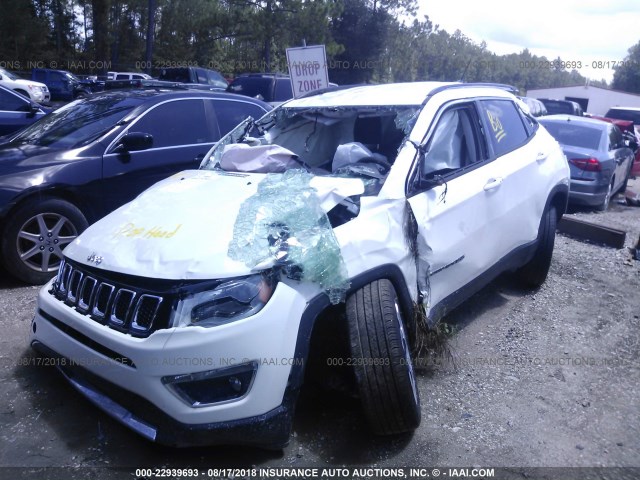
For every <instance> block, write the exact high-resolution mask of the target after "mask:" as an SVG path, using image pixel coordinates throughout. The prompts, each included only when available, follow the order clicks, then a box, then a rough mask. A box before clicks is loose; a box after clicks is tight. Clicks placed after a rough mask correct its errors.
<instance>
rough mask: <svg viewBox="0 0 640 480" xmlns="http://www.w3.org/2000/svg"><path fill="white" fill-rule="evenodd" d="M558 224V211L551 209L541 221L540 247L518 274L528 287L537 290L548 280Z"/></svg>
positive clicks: (539, 231)
mask: <svg viewBox="0 0 640 480" xmlns="http://www.w3.org/2000/svg"><path fill="white" fill-rule="evenodd" d="M557 222H558V217H557V213H556V209H555V208H554V207H549V208H548V209H547V210H546V211H545V213H544V215H543V216H542V219H541V220H540V228H539V230H538V246H537V247H536V251H535V253H534V254H533V257H532V258H531V260H529V262H528V263H526V264H525V265H524V266H522V267H521V268H520V269H519V270H518V271H517V272H516V274H517V275H518V277H519V278H520V280H521V281H522V282H523V283H524V284H525V285H527V286H528V287H531V288H537V287H539V286H540V285H542V284H543V283H544V281H545V280H546V279H547V274H548V273H549V267H550V266H551V257H552V255H553V244H554V242H555V239H556V228H557Z"/></svg>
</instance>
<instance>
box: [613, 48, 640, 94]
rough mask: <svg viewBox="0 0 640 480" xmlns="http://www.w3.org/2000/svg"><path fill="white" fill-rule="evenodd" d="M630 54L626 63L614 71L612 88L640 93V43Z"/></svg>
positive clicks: (631, 49) (625, 59)
mask: <svg viewBox="0 0 640 480" xmlns="http://www.w3.org/2000/svg"><path fill="white" fill-rule="evenodd" d="M628 52H629V53H628V55H627V56H626V57H625V58H624V61H623V62H622V63H621V64H620V65H618V66H616V67H615V69H614V70H615V73H614V74H613V84H612V86H613V88H615V89H616V90H624V91H625V92H631V93H640V42H638V43H636V44H635V45H634V46H633V47H631V48H630V49H629V50H628Z"/></svg>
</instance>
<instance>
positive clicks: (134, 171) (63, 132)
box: [0, 89, 271, 283]
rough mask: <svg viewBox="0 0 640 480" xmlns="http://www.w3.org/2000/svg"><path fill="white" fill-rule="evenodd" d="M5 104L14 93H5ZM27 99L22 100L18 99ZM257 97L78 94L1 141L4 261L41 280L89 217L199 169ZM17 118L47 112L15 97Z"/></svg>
mask: <svg viewBox="0 0 640 480" xmlns="http://www.w3.org/2000/svg"><path fill="white" fill-rule="evenodd" d="M0 93H2V94H6V95H11V96H12V98H10V99H9V101H15V102H16V103H19V102H18V101H19V100H21V99H20V98H18V96H16V95H13V93H12V92H7V91H6V90H3V91H2V92H0ZM25 100H26V99H25ZM270 108H271V107H270V106H269V105H268V104H266V103H263V102H260V101H259V100H254V99H251V98H248V97H242V96H239V95H231V94H226V93H218V94H215V93H211V92H204V91H194V90H164V89H153V90H131V91H113V92H108V93H107V92H105V93H100V94H95V95H92V96H91V97H89V98H86V99H81V100H77V101H75V102H72V103H69V104H67V105H65V106H64V107H61V108H59V109H58V110H55V111H53V112H51V113H50V114H49V115H46V116H44V117H43V118H41V119H40V120H38V121H36V122H35V123H33V124H31V125H29V126H27V127H26V128H25V129H22V130H20V131H18V132H16V133H14V134H9V135H8V136H6V137H4V138H3V139H2V140H1V141H0V167H1V168H0V229H1V232H2V240H1V245H0V247H1V252H2V263H3V265H4V267H5V268H6V270H7V271H8V272H10V273H12V274H13V275H14V276H16V277H18V278H20V279H21V280H23V281H25V282H29V283H42V282H44V281H46V280H48V279H49V278H50V277H51V276H52V275H53V274H54V273H55V271H56V270H57V268H58V266H59V264H60V260H61V258H62V249H63V248H64V247H65V246H66V245H67V244H68V243H69V242H71V241H72V240H73V239H74V238H75V237H76V236H77V235H78V234H79V233H81V232H82V231H83V230H84V229H85V228H86V227H87V226H88V225H89V224H90V223H92V222H95V221H96V220H97V219H99V218H101V217H102V216H104V215H105V214H107V213H109V212H110V211H112V210H114V209H115V208H117V207H119V206H120V205H122V204H124V203H126V202H128V201H130V200H132V199H133V198H134V197H135V196H136V195H137V194H139V193H140V192H141V191H143V190H144V189H145V188H147V187H149V186H150V185H152V184H153V183H155V182H156V181H158V180H160V179H162V178H165V177H167V176H169V175H171V174H173V173H176V172H178V171H180V170H184V169H188V168H197V167H198V165H199V164H200V162H201V161H202V158H203V157H204V155H205V154H206V153H207V151H208V150H209V148H211V146H212V145H213V144H214V143H215V142H216V141H217V140H219V139H220V137H221V136H223V135H225V134H226V133H227V132H228V131H229V130H231V129H232V128H233V127H235V126H236V125H237V124H238V123H239V122H241V121H242V120H244V119H245V118H247V117H248V116H251V117H253V118H259V117H261V116H262V115H263V114H264V113H265V112H267V111H268V110H269V109H270ZM17 110H24V112H22V111H18V113H16V112H10V114H13V115H18V116H21V118H22V120H23V121H24V122H29V121H33V120H36V119H37V118H38V117H39V116H42V115H44V114H45V113H46V111H44V110H41V107H37V106H35V105H31V106H30V105H29V103H28V102H22V103H19V106H18V107H17Z"/></svg>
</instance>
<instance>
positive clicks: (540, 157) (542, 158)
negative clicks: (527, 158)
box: [536, 152, 549, 163]
mask: <svg viewBox="0 0 640 480" xmlns="http://www.w3.org/2000/svg"><path fill="white" fill-rule="evenodd" d="M548 156H549V154H548V153H544V152H538V155H536V162H538V163H540V162H544V161H545V160H546V159H547V157H548Z"/></svg>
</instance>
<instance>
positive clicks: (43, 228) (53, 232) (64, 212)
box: [2, 198, 89, 285]
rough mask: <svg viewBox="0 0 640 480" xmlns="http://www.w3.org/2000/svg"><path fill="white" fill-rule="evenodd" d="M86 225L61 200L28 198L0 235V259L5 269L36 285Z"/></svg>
mask: <svg viewBox="0 0 640 480" xmlns="http://www.w3.org/2000/svg"><path fill="white" fill-rule="evenodd" d="M88 226H89V224H88V222H87V219H86V218H85V217H84V215H83V214H82V212H81V211H80V210H78V208H76V207H75V206H74V205H72V204H71V203H69V202H66V201H64V200H59V199H56V198H48V199H45V200H41V201H37V200H29V201H27V202H26V203H25V204H24V205H22V206H21V207H19V208H18V209H17V210H16V211H15V212H13V213H12V214H11V215H10V217H9V221H8V222H7V223H6V226H5V228H4V232H3V236H2V261H3V264H4V267H5V268H6V269H7V271H8V272H9V273H11V274H12V275H14V276H16V277H17V278H19V279H20V280H22V281H24V282H27V283H31V284H34V285H39V284H42V283H45V282H47V281H48V280H49V279H50V278H51V277H53V275H55V273H56V271H57V270H58V266H59V265H60V260H61V259H62V249H63V248H64V247H65V246H66V245H67V244H69V243H70V242H71V241H73V239H75V238H76V237H77V236H78V235H79V234H80V233H82V232H83V231H84V230H85V229H86V228H87V227H88Z"/></svg>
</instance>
